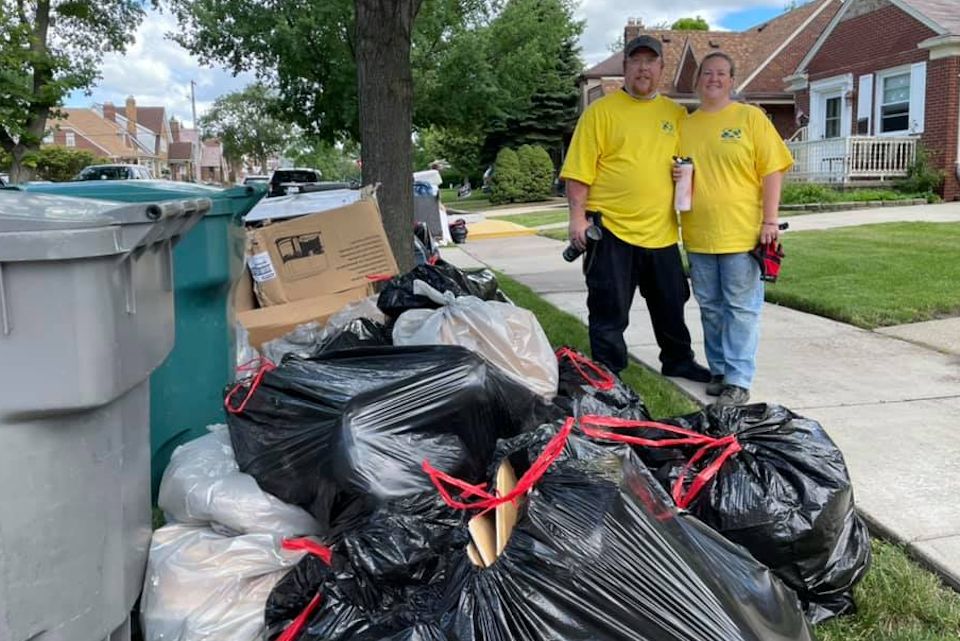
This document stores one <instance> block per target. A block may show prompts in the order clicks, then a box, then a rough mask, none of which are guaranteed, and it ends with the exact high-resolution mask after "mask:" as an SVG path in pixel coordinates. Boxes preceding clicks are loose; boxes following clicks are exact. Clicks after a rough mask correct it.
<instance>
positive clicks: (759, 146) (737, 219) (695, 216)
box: [680, 102, 793, 254]
mask: <svg viewBox="0 0 960 641" xmlns="http://www.w3.org/2000/svg"><path fill="white" fill-rule="evenodd" d="M680 155H682V156H689V157H691V158H693V171H694V174H693V175H694V178H693V209H692V210H691V211H689V212H684V213H683V214H681V217H680V225H681V227H682V229H683V246H684V247H685V248H686V249H687V250H688V251H692V252H698V253H703V254H733V253H738V252H745V251H750V250H751V249H753V248H754V246H755V245H756V244H757V240H758V239H759V238H760V225H761V223H762V222H763V179H764V177H765V176H769V175H770V174H772V173H774V172H777V171H786V170H788V169H790V167H791V166H792V165H793V158H792V157H791V156H790V150H789V149H787V145H786V144H785V143H784V142H783V138H781V137H780V134H778V133H777V130H776V129H775V128H774V126H773V123H771V122H770V119H769V118H767V116H766V114H764V113H763V112H762V111H761V110H760V109H759V108H757V107H754V106H752V105H745V104H742V103H736V102H735V103H731V104H729V105H728V106H726V107H724V108H723V109H721V110H720V111H715V112H704V111H699V110H698V111H695V112H694V113H692V114H691V115H690V117H689V118H687V119H685V120H684V121H683V123H682V124H681V125H680Z"/></svg>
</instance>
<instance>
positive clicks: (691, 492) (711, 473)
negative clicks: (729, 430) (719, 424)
mask: <svg viewBox="0 0 960 641" xmlns="http://www.w3.org/2000/svg"><path fill="white" fill-rule="evenodd" d="M718 447H724V448H726V449H724V450H723V452H721V453H720V456H718V457H717V458H715V459H714V460H713V462H712V463H710V465H708V466H707V467H705V468H703V469H702V470H700V473H699V474H697V475H696V476H695V477H694V478H693V482H692V483H690V487H689V488H687V490H686V492H684V489H683V486H684V483H685V480H686V478H687V474H688V473H689V472H690V470H691V469H692V468H693V466H694V465H696V464H697V463H698V462H699V461H700V460H701V459H702V458H704V457H705V456H706V455H707V453H709V452H710V451H711V450H713V449H715V448H718ZM742 449H743V448H742V447H741V446H740V442H739V441H738V440H737V437H736V436H734V435H733V434H731V435H730V436H724V437H723V438H719V439H716V441H715V442H714V443H709V444H707V445H704V446H703V447H701V448H700V450H699V451H697V453H696V454H694V455H693V458H691V459H690V460H689V461H687V464H686V465H684V466H683V470H682V471H681V473H680V476H679V478H677V480H676V481H675V482H674V484H673V491H672V492H671V495H672V496H673V500H674V501H675V502H676V504H677V507H679V508H681V509H687V508H688V507H689V506H690V504H691V503H693V501H694V500H695V499H696V498H697V497H698V496H700V492H702V491H703V488H705V487H706V486H707V484H708V483H709V482H710V481H712V480H713V478H714V477H715V476H716V475H717V472H719V471H720V468H721V467H723V464H724V463H726V462H727V459H728V458H730V457H731V456H733V455H734V454H736V453H737V452H739V451H740V450H742Z"/></svg>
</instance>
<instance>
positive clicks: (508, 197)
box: [490, 147, 523, 205]
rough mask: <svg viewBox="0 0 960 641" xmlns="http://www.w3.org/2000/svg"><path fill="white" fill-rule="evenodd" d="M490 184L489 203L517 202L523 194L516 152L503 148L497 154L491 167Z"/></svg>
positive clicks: (521, 176) (521, 177)
mask: <svg viewBox="0 0 960 641" xmlns="http://www.w3.org/2000/svg"><path fill="white" fill-rule="evenodd" d="M492 182H493V185H492V187H491V189H490V202H491V203H493V204H494V205H502V204H504V203H512V202H514V201H516V200H519V198H520V196H521V194H522V193H523V175H522V174H521V172H520V159H519V158H518V157H517V152H515V151H514V150H512V149H510V148H508V147H504V148H503V149H501V150H500V152H499V153H497V159H496V161H495V162H494V165H493V180H492Z"/></svg>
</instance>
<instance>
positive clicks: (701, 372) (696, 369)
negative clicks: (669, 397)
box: [660, 359, 710, 383]
mask: <svg viewBox="0 0 960 641" xmlns="http://www.w3.org/2000/svg"><path fill="white" fill-rule="evenodd" d="M660 373H661V374H663V375H664V376H676V377H678V378H685V379H687V380H689V381H696V382H697V383H709V382H710V370H708V369H707V368H706V367H703V366H702V365H699V364H698V363H697V362H696V361H695V360H693V359H690V360H689V361H684V362H682V363H679V364H676V365H670V366H667V365H664V366H663V368H662V369H661V370H660Z"/></svg>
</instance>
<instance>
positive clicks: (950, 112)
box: [921, 57, 960, 200]
mask: <svg viewBox="0 0 960 641" xmlns="http://www.w3.org/2000/svg"><path fill="white" fill-rule="evenodd" d="M958 76H960V58H957V57H953V58H941V59H940V60H931V61H929V62H928V63H927V102H926V109H925V114H924V120H925V125H924V131H923V136H922V138H921V140H922V142H923V146H924V147H925V148H926V149H927V151H928V152H929V154H930V160H931V161H932V162H933V164H934V165H936V166H938V167H942V168H943V169H944V173H945V177H944V181H943V198H944V200H960V181H958V180H957V172H956V162H957V127H958V125H960V123H958V122H957V121H958V117H960V79H958Z"/></svg>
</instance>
